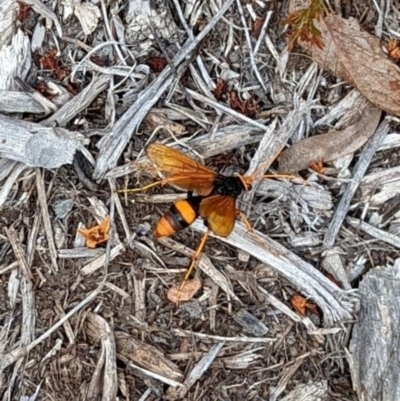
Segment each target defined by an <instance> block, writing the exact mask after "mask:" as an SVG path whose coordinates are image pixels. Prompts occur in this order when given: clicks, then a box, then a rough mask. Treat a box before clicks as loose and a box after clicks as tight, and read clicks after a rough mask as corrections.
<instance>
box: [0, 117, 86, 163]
mask: <svg viewBox="0 0 400 401" xmlns="http://www.w3.org/2000/svg"><path fill="white" fill-rule="evenodd" d="M86 142H88V141H87V140H85V139H84V137H83V136H82V135H81V134H79V133H78V132H71V131H68V130H66V129H63V128H50V127H43V126H42V125H40V124H35V123H31V122H28V121H22V120H21V121H18V120H14V119H12V118H9V117H6V116H0V157H5V158H7V159H11V160H16V161H19V162H22V163H24V164H26V165H28V166H31V167H43V168H47V169H52V168H57V167H60V166H62V165H63V164H72V161H73V159H74V155H75V152H76V150H77V149H79V148H80V147H81V146H82V145H83V144H84V143H86Z"/></svg>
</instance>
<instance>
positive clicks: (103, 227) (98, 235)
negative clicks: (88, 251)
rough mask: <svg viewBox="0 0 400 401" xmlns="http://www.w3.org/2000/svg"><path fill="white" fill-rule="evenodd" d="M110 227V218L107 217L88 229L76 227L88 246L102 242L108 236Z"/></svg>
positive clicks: (94, 245)
mask: <svg viewBox="0 0 400 401" xmlns="http://www.w3.org/2000/svg"><path fill="white" fill-rule="evenodd" d="M109 229H110V218H109V217H107V218H106V219H105V220H104V221H103V222H102V223H101V224H99V225H97V226H94V227H92V228H88V229H81V228H79V229H78V233H79V234H81V235H82V236H83V237H84V238H85V239H86V246H87V247H88V248H96V246H97V245H100V244H103V243H104V242H106V241H107V240H108V238H109V236H108V231H109Z"/></svg>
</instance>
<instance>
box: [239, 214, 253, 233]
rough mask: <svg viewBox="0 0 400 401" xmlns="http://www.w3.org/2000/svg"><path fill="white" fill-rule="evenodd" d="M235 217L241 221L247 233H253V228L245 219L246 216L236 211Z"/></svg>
mask: <svg viewBox="0 0 400 401" xmlns="http://www.w3.org/2000/svg"><path fill="white" fill-rule="evenodd" d="M236 215H237V216H239V217H240V218H241V219H242V221H243V224H244V225H245V226H246V228H247V231H253V227H252V226H251V224H250V222H249V220H248V219H247V217H246V215H245V214H244V213H243V212H242V211H240V210H236Z"/></svg>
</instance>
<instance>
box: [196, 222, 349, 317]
mask: <svg viewBox="0 0 400 401" xmlns="http://www.w3.org/2000/svg"><path fill="white" fill-rule="evenodd" d="M191 227H192V228H194V229H195V230H197V231H200V232H204V231H205V230H206V228H205V227H204V224H203V222H202V221H201V220H200V219H198V220H196V221H195V222H194V223H193V224H192V226H191ZM212 236H214V235H213V234H212ZM215 237H216V238H218V239H219V240H220V241H223V242H225V243H227V244H229V245H232V246H235V247H236V248H238V249H241V250H243V251H245V252H247V253H249V254H250V255H252V256H253V257H255V258H256V259H258V260H260V261H261V262H263V263H265V264H267V265H269V266H270V267H271V268H273V269H274V270H276V271H277V272H278V273H279V274H281V275H282V276H283V277H285V278H286V279H287V280H289V281H290V282H291V283H292V284H293V285H294V286H295V287H296V288H298V289H299V290H300V291H302V292H303V294H304V295H306V296H307V297H310V298H312V299H313V300H314V301H315V302H316V303H317V304H318V305H319V306H320V308H321V309H322V311H323V312H324V320H325V323H326V324H328V325H329V324H332V323H335V322H338V321H341V320H348V319H350V318H351V315H352V313H353V307H354V305H353V303H352V302H353V301H354V300H352V298H351V295H350V294H348V293H346V291H343V290H341V289H340V288H339V287H337V286H336V285H335V284H334V283H333V282H332V281H330V280H328V279H327V278H326V277H325V276H324V275H322V273H320V272H319V271H318V270H317V269H316V268H315V267H313V266H312V265H310V264H309V263H307V262H304V261H303V260H302V259H301V258H299V257H298V256H297V255H295V254H293V253H292V252H290V251H289V250H288V249H286V248H285V247H283V246H282V245H280V244H279V243H277V242H275V241H273V240H272V239H271V238H269V237H268V236H266V235H264V234H262V233H260V232H258V231H255V230H253V231H252V232H248V231H247V229H246V227H245V226H244V225H243V224H241V223H239V222H236V224H235V228H234V230H233V232H232V233H231V235H230V236H229V237H226V238H221V237H218V236H215Z"/></svg>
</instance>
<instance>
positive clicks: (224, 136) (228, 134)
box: [106, 124, 265, 178]
mask: <svg viewBox="0 0 400 401" xmlns="http://www.w3.org/2000/svg"><path fill="white" fill-rule="evenodd" d="M262 132H265V127H263V128H262V129H259V128H254V127H253V126H252V125H250V124H243V125H230V126H228V127H224V128H223V129H221V130H218V131H217V132H216V133H215V135H214V140H213V141H210V136H209V135H208V134H206V135H202V136H200V137H198V138H194V139H191V140H190V141H188V142H186V144H187V145H188V146H189V147H191V148H193V149H195V150H197V151H198V152H199V153H201V155H202V156H203V157H204V158H207V157H212V156H216V155H218V154H220V153H223V152H227V151H229V150H232V149H237V148H240V147H241V146H245V145H250V144H253V143H257V142H258V141H259V140H260V139H261V138H262ZM171 147H174V148H178V144H172V145H171ZM150 167H151V162H150V160H149V159H148V158H147V157H146V156H143V157H141V158H140V159H138V160H137V161H135V162H131V163H129V164H125V165H123V166H118V167H115V168H113V169H112V170H110V171H109V172H108V173H107V174H106V178H117V177H122V176H124V175H126V174H131V173H134V172H138V170H140V171H149V170H151V168H150Z"/></svg>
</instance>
